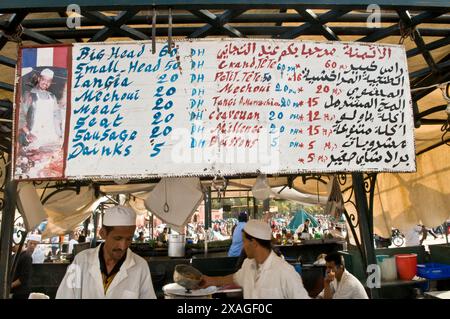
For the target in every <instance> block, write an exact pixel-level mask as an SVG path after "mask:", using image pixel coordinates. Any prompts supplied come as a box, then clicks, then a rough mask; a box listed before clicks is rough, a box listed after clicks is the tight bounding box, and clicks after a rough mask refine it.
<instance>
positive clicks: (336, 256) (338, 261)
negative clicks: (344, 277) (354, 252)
mask: <svg viewBox="0 0 450 319" xmlns="http://www.w3.org/2000/svg"><path fill="white" fill-rule="evenodd" d="M325 261H326V262H328V263H329V262H332V261H333V262H334V264H335V265H336V266H341V265H342V266H345V265H344V258H343V257H342V255H341V254H340V253H338V252H332V253H329V254H328V255H326V256H325Z"/></svg>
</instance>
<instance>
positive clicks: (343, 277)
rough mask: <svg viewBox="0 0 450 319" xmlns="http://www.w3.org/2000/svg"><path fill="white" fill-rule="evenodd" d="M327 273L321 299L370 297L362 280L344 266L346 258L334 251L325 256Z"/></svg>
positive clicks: (319, 296) (320, 295)
mask: <svg viewBox="0 0 450 319" xmlns="http://www.w3.org/2000/svg"><path fill="white" fill-rule="evenodd" d="M325 262H326V266H327V275H326V277H325V280H324V289H323V290H322V292H321V293H320V294H319V295H318V296H317V298H320V299H369V297H368V296H367V293H366V290H365V289H364V286H363V285H362V284H361V282H360V281H359V280H358V279H357V278H356V277H355V276H353V275H352V274H351V273H349V272H348V271H347V270H346V269H345V267H344V258H343V257H342V256H341V254H339V253H337V252H333V253H331V254H328V255H327V256H326V257H325Z"/></svg>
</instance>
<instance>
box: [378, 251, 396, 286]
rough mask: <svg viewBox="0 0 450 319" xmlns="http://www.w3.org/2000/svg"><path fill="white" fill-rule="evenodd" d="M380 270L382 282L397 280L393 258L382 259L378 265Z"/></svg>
mask: <svg viewBox="0 0 450 319" xmlns="http://www.w3.org/2000/svg"><path fill="white" fill-rule="evenodd" d="M380 268H381V280H382V281H393V280H397V265H396V261H395V256H392V257H389V258H383V261H382V262H381V263H380Z"/></svg>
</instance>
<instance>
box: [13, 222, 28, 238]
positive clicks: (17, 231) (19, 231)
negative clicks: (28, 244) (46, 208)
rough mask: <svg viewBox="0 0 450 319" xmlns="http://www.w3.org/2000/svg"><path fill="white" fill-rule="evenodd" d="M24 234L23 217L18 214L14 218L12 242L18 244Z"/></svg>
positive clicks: (25, 232)
mask: <svg viewBox="0 0 450 319" xmlns="http://www.w3.org/2000/svg"><path fill="white" fill-rule="evenodd" d="M26 234H27V231H26V230H25V225H24V221H23V217H22V216H19V217H17V218H16V219H15V220H14V234H13V243H14V244H16V245H19V244H20V243H21V242H22V238H23V237H24V236H26Z"/></svg>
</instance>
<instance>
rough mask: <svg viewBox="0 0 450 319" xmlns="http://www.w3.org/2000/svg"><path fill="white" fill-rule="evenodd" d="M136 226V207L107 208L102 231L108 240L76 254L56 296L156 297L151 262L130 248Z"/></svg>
mask: <svg viewBox="0 0 450 319" xmlns="http://www.w3.org/2000/svg"><path fill="white" fill-rule="evenodd" d="M135 229H136V213H135V212H134V210H133V209H131V208H129V207H125V206H115V207H112V208H109V209H107V210H106V211H105V214H104V216H103V226H102V228H101V230H100V236H101V237H102V238H103V239H104V240H105V242H104V243H102V244H101V245H99V246H98V247H97V248H91V249H88V250H84V251H82V252H81V253H79V254H78V255H76V257H75V259H74V261H73V263H72V264H71V265H70V266H69V268H68V269H67V272H66V275H65V276H64V279H63V280H62V282H61V284H60V286H59V288H58V292H57V293H56V298H60V299H99V298H107V299H121V298H123V299H137V298H139V299H150V298H151V299H155V298H156V295H155V291H154V289H153V284H152V279H151V276H150V269H149V265H148V263H147V262H146V261H145V260H144V259H143V258H142V257H140V256H138V255H136V254H135V253H133V252H132V251H131V250H130V249H129V246H130V244H131V241H132V239H133V235H134V231H135Z"/></svg>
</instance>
